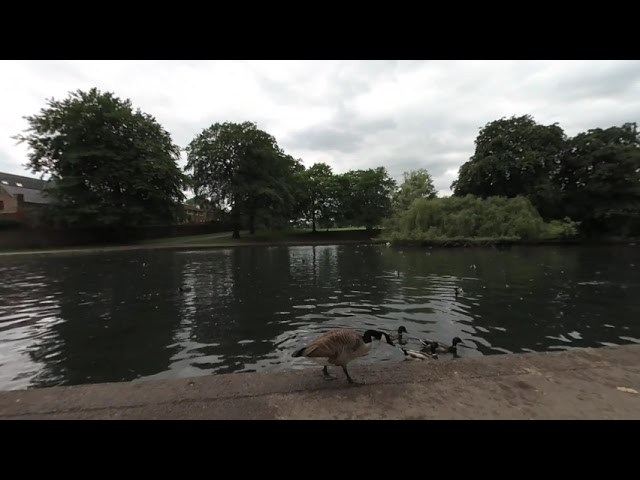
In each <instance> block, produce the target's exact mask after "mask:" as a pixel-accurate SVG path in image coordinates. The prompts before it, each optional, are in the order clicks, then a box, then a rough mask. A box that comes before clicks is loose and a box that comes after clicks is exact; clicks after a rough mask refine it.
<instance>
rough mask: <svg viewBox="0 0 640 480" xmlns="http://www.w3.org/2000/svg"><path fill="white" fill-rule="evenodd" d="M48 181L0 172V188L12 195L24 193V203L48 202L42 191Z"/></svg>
mask: <svg viewBox="0 0 640 480" xmlns="http://www.w3.org/2000/svg"><path fill="white" fill-rule="evenodd" d="M48 183H49V182H48V180H40V179H39V178H33V177H23V176H22V175H13V174H11V173H4V172H0V188H1V189H2V190H4V191H5V192H7V193H8V194H9V195H11V196H12V197H14V196H16V195H20V194H22V195H24V201H25V202H26V203H49V198H47V196H46V195H45V194H44V193H43V190H44V189H45V188H46V186H47V184H48Z"/></svg>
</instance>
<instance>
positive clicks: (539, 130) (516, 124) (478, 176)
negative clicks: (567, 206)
mask: <svg viewBox="0 0 640 480" xmlns="http://www.w3.org/2000/svg"><path fill="white" fill-rule="evenodd" d="M565 141H566V136H565V134H564V131H563V130H562V128H560V127H559V126H558V125H555V124H554V125H541V124H538V123H536V122H535V120H534V119H533V118H532V117H531V116H529V115H524V116H521V117H515V116H513V117H511V118H502V119H499V120H495V121H493V122H490V123H488V124H487V125H485V126H484V128H482V129H481V130H480V133H479V134H478V137H477V138H476V141H475V143H476V149H475V153H474V155H473V156H472V157H471V159H470V160H469V161H468V162H466V163H464V164H463V165H462V166H461V167H460V169H459V172H458V179H457V180H456V181H455V182H453V184H452V185H451V188H452V190H453V191H454V195H456V196H465V195H477V196H479V197H481V198H487V197H491V196H504V197H508V198H512V197H516V196H518V195H525V196H527V197H528V198H529V199H530V200H531V202H532V203H533V204H534V205H535V206H536V207H537V208H538V210H539V211H540V213H541V214H542V215H543V217H545V218H550V217H556V216H557V208H558V193H557V191H556V190H555V189H554V188H553V183H552V177H553V176H554V175H555V173H556V172H557V170H558V168H559V163H560V156H561V154H562V152H563V149H564V146H565Z"/></svg>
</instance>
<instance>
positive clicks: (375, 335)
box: [362, 330, 382, 343]
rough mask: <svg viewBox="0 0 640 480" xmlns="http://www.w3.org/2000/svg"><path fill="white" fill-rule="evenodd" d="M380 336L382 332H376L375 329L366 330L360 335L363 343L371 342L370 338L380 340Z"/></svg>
mask: <svg viewBox="0 0 640 480" xmlns="http://www.w3.org/2000/svg"><path fill="white" fill-rule="evenodd" d="M381 337H382V333H380V332H377V331H375V330H367V331H366V332H364V335H363V336H362V338H363V340H364V343H371V340H373V339H374V338H375V339H376V340H380V338H381Z"/></svg>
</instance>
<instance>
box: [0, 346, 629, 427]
mask: <svg viewBox="0 0 640 480" xmlns="http://www.w3.org/2000/svg"><path fill="white" fill-rule="evenodd" d="M350 370H351V373H352V376H354V378H355V379H356V380H364V381H365V384H364V385H359V386H349V385H348V384H347V382H346V381H345V379H344V378H343V377H342V376H341V375H342V372H341V371H340V370H338V371H336V372H334V373H336V374H337V375H338V380H336V381H332V382H327V381H324V380H323V379H322V374H321V371H320V368H316V369H309V370H302V371H300V370H297V371H292V372H287V373H269V374H267V373H246V374H230V375H215V376H206V377H196V378H192V379H177V380H163V381H149V382H138V383H116V384H103V385H85V386H77V387H55V388H48V389H40V390H27V391H10V392H0V419H640V394H639V393H638V392H640V345H631V346H624V347H614V348H610V347H603V348H599V349H585V350H573V351H567V352H553V353H533V354H523V355H495V356H488V357H482V358H473V359H458V360H455V361H447V360H445V359H440V360H433V361H432V360H429V361H425V362H416V363H413V362H405V363H401V364H396V365H390V366H384V367H382V366H358V365H357V364H354V365H353V367H352V368H351V369H350Z"/></svg>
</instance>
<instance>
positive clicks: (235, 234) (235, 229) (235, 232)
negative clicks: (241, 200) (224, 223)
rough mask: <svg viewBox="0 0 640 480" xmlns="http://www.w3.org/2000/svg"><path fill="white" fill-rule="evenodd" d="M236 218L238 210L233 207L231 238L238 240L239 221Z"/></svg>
mask: <svg viewBox="0 0 640 480" xmlns="http://www.w3.org/2000/svg"><path fill="white" fill-rule="evenodd" d="M238 217H239V215H238V210H237V208H236V207H235V206H234V207H233V210H231V223H232V224H233V235H232V238H240V219H239V218H238Z"/></svg>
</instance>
